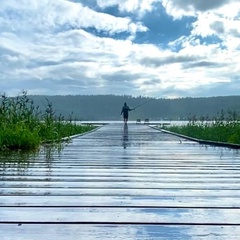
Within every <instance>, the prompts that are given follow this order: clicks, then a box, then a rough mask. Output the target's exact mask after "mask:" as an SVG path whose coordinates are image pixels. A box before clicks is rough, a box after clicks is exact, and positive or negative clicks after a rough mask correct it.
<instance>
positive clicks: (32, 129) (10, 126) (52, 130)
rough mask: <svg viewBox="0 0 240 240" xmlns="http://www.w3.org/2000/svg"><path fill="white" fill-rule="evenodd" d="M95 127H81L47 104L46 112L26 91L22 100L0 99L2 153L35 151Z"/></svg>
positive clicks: (4, 95) (2, 97) (21, 96)
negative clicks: (46, 143) (7, 150)
mask: <svg viewBox="0 0 240 240" xmlns="http://www.w3.org/2000/svg"><path fill="white" fill-rule="evenodd" d="M46 100H47V99H46ZM93 128H94V126H91V125H89V126H82V125H78V124H77V123H75V122H73V121H72V117H70V118H69V119H68V120H65V119H64V117H62V116H56V114H55V112H54V109H53V106H52V104H51V103H50V102H49V101H48V100H47V105H46V109H45V111H44V112H41V111H40V110H39V106H37V107H36V106H35V105H34V102H33V101H32V100H31V99H30V98H29V97H28V96H27V92H26V91H23V92H22V94H21V95H20V96H17V97H7V96H6V94H2V95H1V101H0V150H5V149H24V150H30V149H36V148H38V147H39V146H40V145H41V144H42V143H44V142H49V141H61V139H62V138H63V137H70V136H71V135H75V134H80V133H83V132H86V131H90V130H92V129H93Z"/></svg>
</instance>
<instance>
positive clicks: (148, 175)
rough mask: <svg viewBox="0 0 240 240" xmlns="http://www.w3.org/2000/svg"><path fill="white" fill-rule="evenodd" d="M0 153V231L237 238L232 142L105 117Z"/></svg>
mask: <svg viewBox="0 0 240 240" xmlns="http://www.w3.org/2000/svg"><path fill="white" fill-rule="evenodd" d="M24 158H25V159H24ZM0 162H1V163H0V164H1V165H0V239H1V240H20V239H21V240H22V239H24V240H43V239H44V240H45V239H49V240H55V239H56V240H63V239H64V240H65V239H68V240H69V239H70V240H77V239H81V240H84V239H87V240H88V239H90V240H92V239H103V240H109V239H114V240H117V239H124V240H126V239H139V240H140V239H141V240H156V239H170V240H176V239H182V240H188V239H191V240H192V239H197V240H198V239H214V240H215V239H226V240H233V239H234V240H237V239H240V200H239V198H240V191H239V190H240V152H239V150H234V149H229V148H221V147H213V146H206V145H200V144H198V143H196V142H191V141H189V140H184V139H181V138H179V137H177V136H172V135H169V134H166V133H162V132H160V131H157V130H155V129H153V128H151V127H150V126H147V125H139V124H129V125H128V126H124V125H123V124H109V125H104V126H103V127H102V128H100V129H98V130H97V131H94V132H91V133H89V134H86V135H83V136H81V137H78V138H74V139H73V140H72V142H71V143H70V144H67V145H66V146H64V147H63V149H56V148H55V149H52V148H43V149H42V150H41V151H40V153H39V154H38V155H35V156H34V155H29V156H25V157H24V155H21V156H20V155H19V156H18V155H15V156H1V160H0Z"/></svg>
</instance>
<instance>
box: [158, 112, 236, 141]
mask: <svg viewBox="0 0 240 240" xmlns="http://www.w3.org/2000/svg"><path fill="white" fill-rule="evenodd" d="M162 129H164V130H167V131H170V132H173V133H177V134H180V135H184V136H186V137H190V138H195V139H199V140H205V141H213V142H221V143H228V144H240V120H239V116H238V114H237V113H236V112H231V111H229V112H228V113H227V114H226V113H224V111H222V112H221V113H220V114H219V116H217V117H215V118H214V120H212V121H209V120H207V119H205V118H204V117H201V118H200V119H197V118H196V117H194V118H192V119H189V122H188V123H187V124H186V125H181V126H177V125H174V126H163V127H162Z"/></svg>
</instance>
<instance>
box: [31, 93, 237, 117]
mask: <svg viewBox="0 0 240 240" xmlns="http://www.w3.org/2000/svg"><path fill="white" fill-rule="evenodd" d="M29 97H30V98H32V99H33V101H34V104H35V105H37V106H39V107H40V109H42V110H43V111H44V109H45V105H46V104H47V100H48V101H49V102H51V103H52V105H53V108H54V110H55V113H56V114H61V115H62V116H64V117H65V118H69V117H70V116H71V117H72V118H73V119H74V120H83V121H84V120H90V121H96V120H121V119H122V117H121V116H120V113H121V108H122V105H123V103H124V102H127V104H128V105H129V107H130V108H134V107H136V106H138V105H141V104H142V103H144V102H146V104H143V105H141V106H140V107H138V108H137V109H136V110H135V111H131V113H130V116H129V120H136V119H145V118H149V119H151V120H188V119H189V118H191V116H196V117H198V118H199V117H202V116H203V117H204V118H208V119H211V118H213V117H215V116H217V115H218V114H220V113H221V112H223V111H224V112H226V113H227V112H229V111H231V112H240V96H219V97H208V98H206V97H204V98H190V97H187V98H178V99H161V98H158V99H156V98H149V97H142V96H138V97H132V96H128V95H123V96H116V95H66V96H62V95H56V96H43V95H31V96H29ZM46 99H47V100H46Z"/></svg>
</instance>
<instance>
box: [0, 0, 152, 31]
mask: <svg viewBox="0 0 240 240" xmlns="http://www.w3.org/2000/svg"><path fill="white" fill-rule="evenodd" d="M0 6H1V8H0V13H2V14H3V17H2V18H1V19H0V26H1V28H2V29H4V30H5V31H7V30H8V29H11V30H12V31H16V32H18V31H20V32H21V31H24V34H25V35H26V32H29V31H37V30H38V31H46V30H56V29H57V28H59V27H65V28H66V29H71V28H82V27H84V28H88V27H94V28H96V29H97V30H98V31H106V32H108V33H110V34H114V33H118V32H129V33H131V34H135V33H136V32H137V31H146V30H147V28H146V27H144V26H142V24H141V23H133V22H132V21H131V19H129V18H121V17H114V16H112V15H109V14H105V13H100V12H95V11H93V10H91V9H89V8H88V7H84V6H83V5H82V4H81V3H73V2H69V1H67V0H58V1H54V0H44V1H32V0H24V4H23V3H22V2H19V1H17V0H15V1H14V0H11V1H10V2H9V3H8V4H5V3H4V4H3V5H2V3H1V5H0ZM8 11H13V13H11V14H6V12H8Z"/></svg>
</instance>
